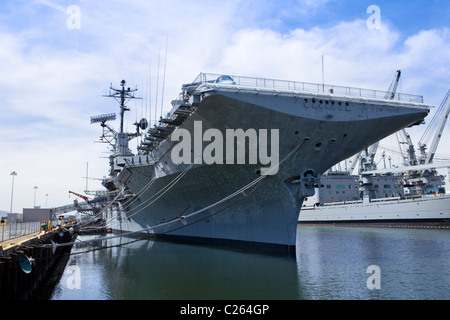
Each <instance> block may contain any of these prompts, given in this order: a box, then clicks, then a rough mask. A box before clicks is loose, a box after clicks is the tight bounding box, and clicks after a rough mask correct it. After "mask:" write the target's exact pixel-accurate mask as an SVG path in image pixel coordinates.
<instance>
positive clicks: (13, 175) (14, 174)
mask: <svg viewBox="0 0 450 320" xmlns="http://www.w3.org/2000/svg"><path fill="white" fill-rule="evenodd" d="M11 176H12V186H11V207H10V209H9V212H10V213H12V206H13V198H14V177H15V176H17V173H16V172H15V171H13V172H11Z"/></svg>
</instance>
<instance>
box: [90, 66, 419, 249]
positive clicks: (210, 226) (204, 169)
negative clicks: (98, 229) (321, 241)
mask: <svg viewBox="0 0 450 320" xmlns="http://www.w3.org/2000/svg"><path fill="white" fill-rule="evenodd" d="M122 90H123V94H125V93H126V92H127V91H129V90H127V89H126V88H125V87H124V86H123V88H122ZM117 92H120V90H119V91H117ZM385 95H386V92H381V91H376V90H367V89H359V88H349V87H339V86H329V85H321V84H310V83H303V82H294V81H282V80H271V79H260V78H249V77H238V76H225V77H224V76H220V75H212V74H203V73H202V74H200V75H199V76H198V77H197V78H196V79H195V80H194V81H193V82H192V83H189V84H186V85H183V87H182V92H181V94H180V96H179V97H178V98H177V99H176V100H174V101H173V102H172V104H173V109H172V110H171V111H170V112H169V113H168V115H167V116H166V117H165V118H162V119H161V121H160V123H159V125H158V126H155V127H152V128H150V129H148V131H147V134H146V136H145V140H144V141H143V143H142V144H141V146H140V147H139V152H138V153H137V154H136V155H132V154H130V153H129V152H128V149H127V148H123V145H124V143H125V142H126V141H128V140H127V139H128V138H130V137H131V136H126V139H125V138H124V135H123V132H121V133H122V139H120V138H119V139H116V148H115V150H116V152H115V154H114V155H113V156H112V157H111V162H110V164H111V177H110V178H109V179H106V180H105V182H104V185H105V186H106V187H107V188H108V189H109V191H110V192H113V193H114V192H115V193H116V194H117V196H116V197H115V198H114V201H115V203H116V204H117V210H109V211H105V216H104V218H105V219H106V221H107V223H108V225H109V226H110V227H111V228H112V229H114V230H116V231H120V232H135V233H137V234H140V235H143V234H151V235H157V236H164V237H171V238H177V239H183V240H193V241H200V242H208V243H209V242H222V243H230V242H231V241H232V242H234V243H236V242H238V243H263V244H266V245H268V244H274V245H283V246H295V239H296V229H297V218H298V213H299V211H300V208H301V205H302V202H303V199H304V198H305V197H306V196H311V195H313V194H314V191H315V189H314V187H315V186H316V185H317V183H318V181H319V179H320V175H321V174H322V173H323V172H325V171H326V170H327V169H328V168H330V167H331V166H332V165H334V164H335V163H337V162H339V161H341V160H343V159H345V158H347V157H349V156H351V155H353V154H355V153H356V152H358V151H359V150H362V149H363V148H365V147H367V146H369V145H371V144H373V143H375V142H376V141H378V140H380V139H382V138H383V137H385V136H387V135H389V134H391V133H393V132H395V131H397V130H399V129H401V128H403V127H406V126H411V125H414V124H418V123H420V122H421V121H422V120H423V118H424V117H425V116H426V115H427V113H428V107H426V106H425V105H424V104H423V98H422V97H421V96H414V95H404V94H395V98H394V99H392V100H386V99H385V98H384V97H385ZM123 108H124V106H123V105H122V106H121V110H123ZM103 120H104V121H103V122H102V121H98V122H101V123H102V126H103V127H105V126H106V125H107V124H106V121H108V119H107V117H105V118H104V119H103ZM196 121H201V123H202V128H203V130H208V129H217V130H219V131H220V132H222V133H223V134H224V135H225V131H226V129H230V128H231V129H243V130H244V131H247V130H249V129H255V130H259V129H267V130H271V129H278V130H279V146H277V147H278V150H279V160H280V163H279V171H278V172H277V174H275V175H261V168H262V167H265V165H263V164H262V163H257V164H248V163H247V164H237V162H234V163H235V164H211V165H207V164H205V163H202V164H175V163H173V161H172V159H171V150H172V148H173V147H174V146H175V144H176V142H175V141H171V139H170V135H171V133H173V132H174V131H175V130H178V129H180V128H183V129H186V130H188V131H189V132H192V133H193V132H194V123H195V122H196ZM136 127H137V132H139V130H146V129H147V127H146V124H145V121H141V122H139V123H136ZM117 136H118V137H119V135H117ZM192 142H193V141H192ZM207 144H208V143H207V142H204V144H203V147H204V146H206V145H207ZM268 144H269V146H268V150H271V147H272V146H271V145H270V139H269V140H268ZM119 145H121V147H118V146H119ZM246 146H247V148H246V152H247V154H246V156H247V157H246V159H248V152H249V148H248V147H249V146H248V142H246ZM118 150H126V153H124V154H121V153H120V152H117V151H118ZM235 154H236V152H235Z"/></svg>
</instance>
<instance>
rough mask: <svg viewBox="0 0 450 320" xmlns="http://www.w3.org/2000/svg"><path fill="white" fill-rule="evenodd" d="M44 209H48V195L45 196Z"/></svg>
mask: <svg viewBox="0 0 450 320" xmlns="http://www.w3.org/2000/svg"><path fill="white" fill-rule="evenodd" d="M45 207H46V208H48V193H46V194H45Z"/></svg>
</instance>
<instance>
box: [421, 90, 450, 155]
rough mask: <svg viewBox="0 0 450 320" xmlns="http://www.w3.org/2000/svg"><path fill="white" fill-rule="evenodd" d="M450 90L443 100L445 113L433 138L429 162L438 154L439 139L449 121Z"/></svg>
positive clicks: (442, 105) (442, 106)
mask: <svg viewBox="0 0 450 320" xmlns="http://www.w3.org/2000/svg"><path fill="white" fill-rule="evenodd" d="M449 95H450V90H448V91H447V95H446V96H445V98H444V100H443V101H442V104H441V108H443V110H444V113H443V117H441V120H440V121H439V125H438V127H437V130H436V133H435V135H434V137H433V140H432V142H431V147H430V151H429V153H428V158H427V161H426V162H427V163H432V162H433V158H434V155H435V154H436V150H437V147H438V145H439V141H440V140H441V137H442V132H443V131H444V127H445V124H446V123H447V119H448V114H449V113H450V99H449Z"/></svg>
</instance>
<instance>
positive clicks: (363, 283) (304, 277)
mask: <svg viewBox="0 0 450 320" xmlns="http://www.w3.org/2000/svg"><path fill="white" fill-rule="evenodd" d="M98 237H100V236H98V235H96V236H79V239H80V240H84V241H86V240H89V239H92V238H98ZM105 237H111V235H106V236H103V238H105ZM130 241H132V239H128V238H116V239H110V240H104V241H102V242H101V243H96V246H93V245H92V244H89V245H87V246H84V247H79V248H75V247H74V248H73V249H72V253H79V252H82V253H79V254H73V255H72V256H71V257H70V259H69V261H68V263H67V266H66V270H65V272H64V274H63V275H62V277H61V279H60V281H59V283H58V284H57V286H56V287H55V289H54V291H53V293H52V295H51V299H52V300H86V299H89V300H119V299H120V300H128V299H152V300H158V299H164V300H173V299H177V300H196V299H201V300H210V299H215V300H216V299H219V300H221V299H232V300H236V299H238V300H240V299H250V300H265V299H270V300H277V299H283V300H302V299H304V300H318V299H320V300H331V299H333V300H335V299H337V300H344V299H345V300H349V299H350V300H356V299H358V300H367V299H379V300H388V299H389V300H390V299H407V300H414V299H421V300H423V299H433V300H434V299H440V300H442V299H444V300H448V299H450V289H449V288H450V233H449V230H439V229H437V230H436V229H433V230H429V229H400V228H398V229H396V228H359V227H352V228H349V227H331V226H299V227H298V236H297V249H296V250H297V251H296V255H295V256H279V255H268V254H262V253H250V252H242V251H238V250H231V249H223V248H216V247H209V246H199V245H186V244H176V243H171V242H164V241H152V240H145V241H137V242H132V243H129V244H126V245H123V246H118V247H112V248H108V249H101V250H95V251H93V250H92V249H95V248H97V249H98V248H99V246H100V245H102V246H112V245H117V244H121V243H122V244H123V243H127V242H130ZM369 266H377V267H378V268H379V269H378V271H376V272H375V273H372V272H371V273H368V272H367V271H368V270H367V269H368V267H369ZM369 278H370V279H369ZM369 287H372V289H369ZM373 287H375V288H373Z"/></svg>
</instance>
